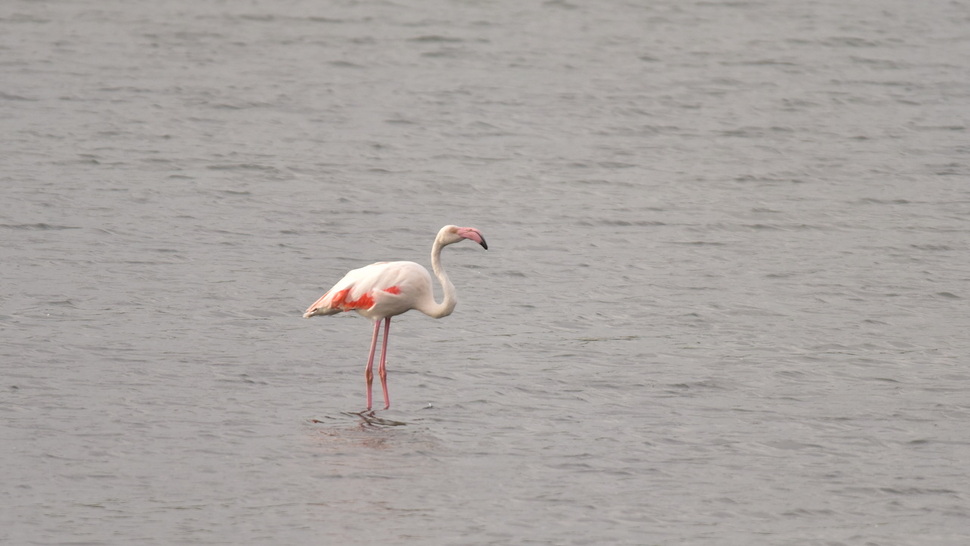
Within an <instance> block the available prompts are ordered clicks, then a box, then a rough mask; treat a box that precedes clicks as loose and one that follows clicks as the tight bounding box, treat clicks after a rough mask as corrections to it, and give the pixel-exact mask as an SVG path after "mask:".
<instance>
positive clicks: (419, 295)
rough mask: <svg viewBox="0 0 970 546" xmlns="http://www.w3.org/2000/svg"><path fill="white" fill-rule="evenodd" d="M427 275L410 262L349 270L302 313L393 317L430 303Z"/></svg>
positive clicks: (374, 317)
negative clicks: (344, 312)
mask: <svg viewBox="0 0 970 546" xmlns="http://www.w3.org/2000/svg"><path fill="white" fill-rule="evenodd" d="M431 290H432V289H431V274H430V273H428V270H427V269H425V268H424V266H422V265H420V264H416V263H414V262H377V263H375V264H371V265H368V266H364V267H361V268H359V269H354V270H352V271H349V272H348V273H347V274H346V275H344V278H342V279H340V281H338V282H337V284H335V285H333V288H331V289H330V290H328V291H327V293H326V294H324V295H323V296H321V297H320V299H318V300H317V301H316V302H315V303H314V304H313V305H311V306H310V308H309V309H307V310H306V313H304V314H303V316H304V317H305V318H310V317H313V316H316V315H334V314H336V313H340V312H343V311H356V312H357V313H358V314H360V315H361V316H364V317H367V318H369V319H372V320H379V319H382V318H385V317H393V316H396V315H400V314H401V313H405V312H407V311H410V310H411V309H419V310H420V308H419V307H418V305H419V304H421V303H424V302H427V301H429V300H430V301H431V302H432V303H433V302H434V297H433V296H432V295H431Z"/></svg>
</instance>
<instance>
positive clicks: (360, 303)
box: [303, 226, 488, 410]
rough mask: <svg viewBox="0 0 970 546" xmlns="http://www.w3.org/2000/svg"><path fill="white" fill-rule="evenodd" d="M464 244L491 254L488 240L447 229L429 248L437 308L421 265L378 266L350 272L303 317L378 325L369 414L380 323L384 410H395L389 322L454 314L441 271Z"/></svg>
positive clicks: (470, 231) (451, 289)
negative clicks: (453, 247)
mask: <svg viewBox="0 0 970 546" xmlns="http://www.w3.org/2000/svg"><path fill="white" fill-rule="evenodd" d="M464 239H469V240H472V241H474V242H476V243H478V244H480V245H482V247H483V248H485V249H486V250H488V245H487V244H486V243H485V238H484V237H482V234H481V232H480V231H478V230H477V229H475V228H468V227H458V226H445V227H443V228H441V230H440V231H439V232H438V235H437V237H435V241H434V245H433V246H432V248H431V268H432V269H433V270H434V273H435V276H436V277H437V278H438V281H439V282H440V283H441V288H442V292H443V294H444V299H443V301H442V302H441V303H438V302H436V301H435V299H434V288H433V286H432V281H431V274H430V273H428V270H427V269H425V268H424V266H422V265H420V264H416V263H414V262H377V263H374V264H371V265H368V266H364V267H361V268H359V269H354V270H352V271H349V272H348V273H347V274H346V275H344V277H343V278H342V279H340V280H339V281H338V282H337V284H335V285H333V287H332V288H331V289H330V290H328V291H327V292H326V293H325V294H324V295H323V296H321V297H320V299H318V300H317V301H316V302H314V303H313V305H311V306H310V307H309V308H308V309H307V310H306V312H304V313H303V317H304V318H310V317H314V316H317V315H335V314H337V313H341V312H344V311H356V312H357V313H358V314H360V315H362V316H364V317H367V318H369V319H371V320H373V321H374V335H373V337H372V338H371V345H370V354H369V356H368V358H367V367H366V369H365V370H364V376H365V379H366V381H367V409H368V410H370V409H371V402H372V396H371V384H372V382H373V377H374V372H373V366H374V354H375V351H376V349H377V337H378V334H379V333H380V325H381V320H382V319H383V321H384V341H383V345H382V348H381V359H380V365H379V367H378V373H379V374H380V377H381V388H382V389H383V391H384V409H387V408H389V407H390V405H391V400H390V398H389V396H388V392H387V370H386V359H387V336H388V334H389V331H390V327H391V317H394V316H397V315H400V314H401V313H405V312H407V311H410V310H411V309H417V310H418V311H421V312H422V313H424V314H426V315H428V316H430V317H433V318H441V317H446V316H448V315H450V314H451V312H452V311H453V310H454V309H455V304H456V303H457V302H458V299H457V297H456V296H455V286H454V285H453V284H451V281H450V280H449V279H448V275H447V274H446V273H445V271H444V268H442V267H441V249H442V248H444V247H445V246H447V245H450V244H453V243H457V242H459V241H462V240H464Z"/></svg>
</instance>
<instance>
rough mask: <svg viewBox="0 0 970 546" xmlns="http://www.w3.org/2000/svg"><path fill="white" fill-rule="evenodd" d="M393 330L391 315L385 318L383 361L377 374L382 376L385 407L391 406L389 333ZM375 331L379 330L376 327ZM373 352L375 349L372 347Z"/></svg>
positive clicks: (382, 348) (382, 347) (382, 344)
mask: <svg viewBox="0 0 970 546" xmlns="http://www.w3.org/2000/svg"><path fill="white" fill-rule="evenodd" d="M390 331H391V317H387V318H385V319H384V341H383V342H382V343H381V363H380V365H378V368H377V374H378V375H380V376H381V388H382V389H383V390H384V409H387V408H389V407H391V397H390V396H389V395H388V394H387V335H388V334H389V333H390ZM374 333H375V335H376V333H377V330H376V327H375V330H374ZM371 353H373V349H371Z"/></svg>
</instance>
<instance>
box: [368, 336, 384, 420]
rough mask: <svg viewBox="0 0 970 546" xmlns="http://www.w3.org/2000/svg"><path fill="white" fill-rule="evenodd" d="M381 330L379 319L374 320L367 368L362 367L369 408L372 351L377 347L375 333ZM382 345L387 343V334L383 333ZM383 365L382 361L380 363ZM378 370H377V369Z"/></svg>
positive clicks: (372, 380) (372, 369) (372, 371)
mask: <svg viewBox="0 0 970 546" xmlns="http://www.w3.org/2000/svg"><path fill="white" fill-rule="evenodd" d="M380 331H381V321H379V320H375V321H374V336H373V337H372V338H371V340H370V354H369V355H368V356H367V368H365V369H364V379H366V380H367V409H368V410H370V407H371V402H372V401H373V399H372V398H371V385H372V384H373V383H374V351H375V349H377V334H378V333H379V332H380ZM384 340H385V341H384V345H387V334H384ZM381 366H382V367H383V363H382V364H381ZM378 371H379V370H378Z"/></svg>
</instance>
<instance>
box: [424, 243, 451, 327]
mask: <svg viewBox="0 0 970 546" xmlns="http://www.w3.org/2000/svg"><path fill="white" fill-rule="evenodd" d="M444 246H445V245H444V243H442V242H441V238H440V237H439V238H436V239H435V240H434V246H433V247H432V248H431V269H432V270H434V276H435V277H438V282H440V283H441V290H442V292H443V293H444V297H445V299H444V301H442V302H441V303H438V302H436V301H434V296H433V295H432V297H431V298H432V301H431V305H429V306H428V310H427V311H425V313H426V314H427V315H428V316H431V317H434V318H441V317H447V316H448V315H450V314H451V312H452V311H454V310H455V304H457V303H458V298H457V297H456V296H455V285H453V284H451V280H450V279H449V278H448V274H447V273H445V269H444V268H443V267H441V249H442V248H444Z"/></svg>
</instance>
